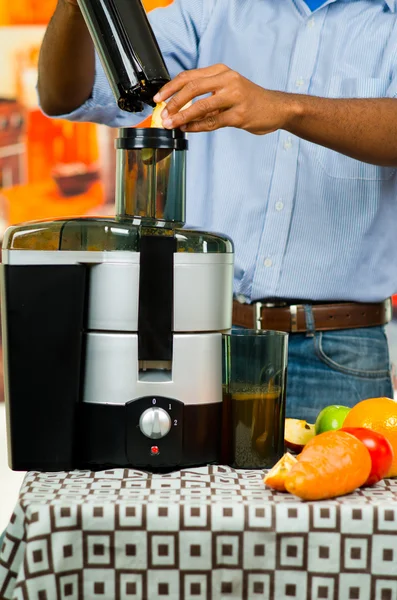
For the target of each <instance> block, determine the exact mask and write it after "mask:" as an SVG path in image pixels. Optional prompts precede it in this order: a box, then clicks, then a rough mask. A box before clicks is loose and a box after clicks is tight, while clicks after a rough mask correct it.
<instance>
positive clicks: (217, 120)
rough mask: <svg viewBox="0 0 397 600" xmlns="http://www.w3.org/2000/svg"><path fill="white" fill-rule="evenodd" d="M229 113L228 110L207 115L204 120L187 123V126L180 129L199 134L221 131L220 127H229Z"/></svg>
mask: <svg viewBox="0 0 397 600" xmlns="http://www.w3.org/2000/svg"><path fill="white" fill-rule="evenodd" d="M231 112H232V111H230V110H225V111H223V112H219V113H213V114H209V115H207V116H206V118H205V119H202V120H201V121H193V122H192V123H188V125H184V126H182V128H181V129H182V130H183V131H186V132H187V133H199V132H203V131H215V130H216V129H222V127H230V126H231V122H230V121H232V119H231Z"/></svg>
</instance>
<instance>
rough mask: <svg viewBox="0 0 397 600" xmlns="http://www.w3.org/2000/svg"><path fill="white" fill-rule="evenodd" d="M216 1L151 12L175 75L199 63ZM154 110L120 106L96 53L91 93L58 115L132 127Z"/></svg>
mask: <svg viewBox="0 0 397 600" xmlns="http://www.w3.org/2000/svg"><path fill="white" fill-rule="evenodd" d="M214 2H215V0H174V2H173V4H171V5H170V6H167V7H166V8H157V9H155V10H153V11H152V12H151V13H149V21H150V23H151V26H152V28H153V31H154V33H155V36H156V38H157V41H158V44H159V46H160V49H161V51H162V53H163V56H164V60H165V62H166V65H167V68H168V70H169V73H170V75H171V78H173V77H175V76H176V75H177V74H178V73H180V72H181V71H183V70H187V69H194V68H195V67H196V65H197V59H198V46H199V41H200V37H201V35H202V33H203V31H204V29H205V27H206V24H207V23H208V20H209V15H210V13H211V5H213V4H214ZM150 112H151V109H150V107H147V108H146V109H145V111H144V112H141V113H137V114H133V113H128V112H125V111H122V110H120V109H119V107H118V106H117V103H116V100H115V98H114V96H113V92H112V90H111V88H110V85H109V82H108V80H107V77H106V75H105V72H104V69H103V67H102V64H101V61H100V59H99V57H98V55H97V54H96V60H95V82H94V87H93V91H92V94H91V97H90V98H89V99H88V100H87V101H86V102H85V103H84V104H83V105H82V106H80V107H79V108H77V109H76V110H74V111H72V112H70V113H68V114H64V115H58V116H57V117H56V118H57V119H67V120H69V121H84V122H92V123H100V124H104V125H109V126H111V127H130V126H133V125H137V124H138V123H140V122H141V121H142V120H143V119H144V118H146V117H147V116H148V115H149V114H150Z"/></svg>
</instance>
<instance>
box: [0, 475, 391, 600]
mask: <svg viewBox="0 0 397 600" xmlns="http://www.w3.org/2000/svg"><path fill="white" fill-rule="evenodd" d="M262 477H263V473H262V472H260V471H235V470H233V469H230V468H228V467H220V466H218V467H209V468H202V469H192V470H186V471H182V472H180V473H172V474H170V475H150V474H147V473H142V472H139V471H132V470H122V469H120V470H112V471H104V472H100V473H90V472H71V473H41V474H40V473H29V474H28V475H27V476H26V479H25V481H24V483H23V486H22V488H21V492H20V496H19V501H18V503H17V505H16V507H15V511H14V513H13V515H12V517H11V520H10V523H9V526H8V528H7V533H6V539H5V542H4V544H3V548H2V551H1V555H0V598H1V600H11V599H12V600H81V599H83V598H84V600H112V599H115V600H116V599H117V600H138V599H141V600H144V599H145V600H171V599H172V600H209V599H214V600H237V599H238V600H241V599H244V600H274V599H277V600H294V599H295V600H334V599H335V600H397V480H391V481H384V482H382V483H381V484H378V486H376V487H375V488H372V489H364V490H360V491H358V492H356V493H354V494H352V495H350V496H346V497H345V498H343V499H342V498H341V499H339V500H337V501H332V502H331V501H328V502H317V503H304V502H300V501H297V499H296V498H294V497H291V496H288V495H284V494H276V493H272V492H271V491H270V490H268V489H266V488H265V486H264V485H263V483H262Z"/></svg>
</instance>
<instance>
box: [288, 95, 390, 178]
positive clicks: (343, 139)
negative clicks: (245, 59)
mask: <svg viewBox="0 0 397 600" xmlns="http://www.w3.org/2000/svg"><path fill="white" fill-rule="evenodd" d="M288 96H290V98H289V100H292V102H291V103H290V106H291V110H290V116H289V118H288V119H287V123H286V126H285V127H284V128H283V129H286V130H287V131H289V132H290V133H292V134H294V135H297V136H298V137H300V138H303V139H305V140H307V141H309V142H314V143H315V144H319V145H321V146H325V147H327V148H330V149H331V150H335V151H337V152H340V153H342V154H345V155H347V156H350V157H352V158H355V159H357V160H361V161H363V162H367V163H371V164H376V165H380V166H397V100H394V99H392V98H379V99H349V100H339V99H327V98H316V97H313V96H298V95H294V96H292V95H289V94H288Z"/></svg>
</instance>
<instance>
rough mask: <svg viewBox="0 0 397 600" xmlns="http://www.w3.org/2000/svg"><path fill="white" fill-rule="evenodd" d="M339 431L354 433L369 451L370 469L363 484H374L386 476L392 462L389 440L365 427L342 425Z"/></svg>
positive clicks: (391, 449)
mask: <svg viewBox="0 0 397 600" xmlns="http://www.w3.org/2000/svg"><path fill="white" fill-rule="evenodd" d="M341 431H346V433H350V435H354V437H356V438H357V439H359V440H360V441H361V442H362V443H363V444H364V446H366V448H367V450H368V452H369V453H370V456H371V460H372V469H371V473H370V474H369V477H368V479H367V481H366V482H365V484H364V486H368V485H374V484H375V483H378V481H380V480H381V479H383V478H384V477H386V475H387V473H388V472H389V470H390V467H391V464H392V462H393V448H392V446H391V444H390V442H389V441H388V440H387V439H386V438H385V437H384V436H383V435H382V434H380V433H377V432H376V431H372V430H371V429H366V428H365V427H342V429H341Z"/></svg>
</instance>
